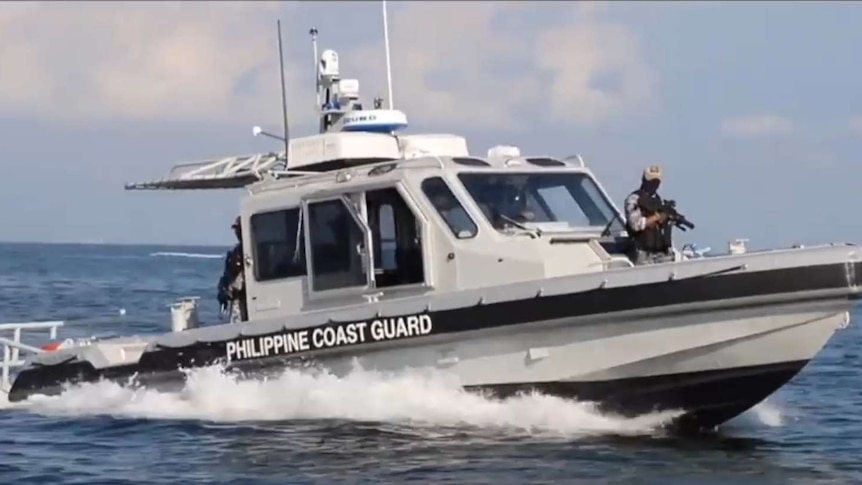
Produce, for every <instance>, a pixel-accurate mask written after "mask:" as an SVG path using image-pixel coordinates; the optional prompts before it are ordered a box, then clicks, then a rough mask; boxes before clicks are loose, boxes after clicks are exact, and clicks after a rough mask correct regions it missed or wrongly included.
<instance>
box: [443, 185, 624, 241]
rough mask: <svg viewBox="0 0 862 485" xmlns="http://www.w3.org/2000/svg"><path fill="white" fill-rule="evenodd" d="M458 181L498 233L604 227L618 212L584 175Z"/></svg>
mask: <svg viewBox="0 0 862 485" xmlns="http://www.w3.org/2000/svg"><path fill="white" fill-rule="evenodd" d="M458 178H459V179H460V180H461V182H462V183H463V184H464V187H465V188H466V189H467V192H469V193H470V195H471V196H472V197H473V198H474V199H475V200H476V203H477V204H478V205H479V207H480V208H481V209H482V213H483V214H484V215H485V217H486V218H488V220H489V221H490V222H491V224H492V225H493V226H494V227H495V228H496V229H504V228H507V227H510V226H513V225H515V224H530V223H542V222H556V223H561V224H563V226H564V228H568V229H575V228H584V227H604V226H606V225H607V224H608V223H609V222H610V221H611V220H612V219H613V218H614V214H615V211H614V210H613V207H612V206H611V204H610V202H608V200H607V199H606V198H605V197H604V196H603V195H602V193H601V191H600V190H599V188H598V186H597V185H596V183H595V182H594V181H593V180H592V178H590V177H589V176H588V175H587V174H585V173H578V172H546V173H511V172H510V173H499V172H497V173H461V174H459V175H458Z"/></svg>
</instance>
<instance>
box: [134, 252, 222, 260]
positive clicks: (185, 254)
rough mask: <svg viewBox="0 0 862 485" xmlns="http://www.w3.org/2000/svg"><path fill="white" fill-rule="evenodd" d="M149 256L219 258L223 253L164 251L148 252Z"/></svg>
mask: <svg viewBox="0 0 862 485" xmlns="http://www.w3.org/2000/svg"><path fill="white" fill-rule="evenodd" d="M150 256H158V257H169V258H194V259H219V258H222V257H223V255H221V254H209V253H175V252H166V251H160V252H156V253H150Z"/></svg>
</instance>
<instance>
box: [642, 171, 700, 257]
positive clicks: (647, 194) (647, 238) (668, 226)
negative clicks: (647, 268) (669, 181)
mask: <svg viewBox="0 0 862 485" xmlns="http://www.w3.org/2000/svg"><path fill="white" fill-rule="evenodd" d="M661 177H662V171H661V167H659V166H656V165H651V166H649V167H647V168H646V169H644V172H643V177H642V179H641V186H640V188H639V189H638V190H635V191H634V192H632V193H631V194H629V196H628V197H626V200H625V212H626V229H627V230H628V233H629V237H630V238H631V240H632V243H633V254H632V260H633V261H634V264H636V265H639V264H651V263H664V262H668V261H673V260H674V255H673V242H672V238H671V231H672V230H673V226H677V227H678V228H680V229H681V230H683V231H685V230H686V229H693V228H694V224H692V223H691V222H689V221H688V220H687V219H686V218H685V216H683V215H682V214H680V213H679V212H677V211H676V203H675V202H674V201H672V200H667V201H665V200H662V198H661V197H660V196H659V195H658V193H657V192H658V188H659V185H661Z"/></svg>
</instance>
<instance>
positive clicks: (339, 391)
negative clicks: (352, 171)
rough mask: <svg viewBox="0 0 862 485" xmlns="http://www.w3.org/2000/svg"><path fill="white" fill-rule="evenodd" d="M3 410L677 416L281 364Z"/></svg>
mask: <svg viewBox="0 0 862 485" xmlns="http://www.w3.org/2000/svg"><path fill="white" fill-rule="evenodd" d="M10 408H16V409H24V410H27V411H30V412H34V413H38V414H42V415H51V416H57V415H61V416H92V415H110V416H116V417H129V418H146V419H170V420H198V421H208V422H244V421H245V422H248V421H255V422H261V421H270V422H277V421H289V420H312V419H340V420H351V421H361V422H387V423H399V424H406V425H409V426H414V427H421V428H426V429H428V428H434V427H452V426H454V427H463V428H479V429H482V430H485V431H491V430H496V431H501V432H514V433H527V434H530V435H551V436H559V437H573V436H579V435H581V436H583V435H648V434H654V433H656V431H658V430H659V429H660V427H661V426H662V425H663V424H665V423H666V422H668V421H669V420H670V419H672V418H673V417H675V416H676V415H677V413H656V414H650V415H645V416H641V417H637V418H628V419H626V418H621V417H615V416H608V415H604V414H602V413H600V412H598V411H597V410H595V409H594V407H593V406H592V405H591V404H588V403H576V402H572V401H568V400H563V399H559V398H555V397H550V396H542V395H524V396H519V397H514V398H510V399H506V400H498V399H491V398H486V397H483V396H481V395H478V394H474V393H468V392H466V391H463V390H462V389H461V388H460V386H459V385H458V383H457V382H455V381H453V380H451V378H449V377H447V376H445V375H441V374H440V373H436V372H432V373H428V372H418V371H417V372H403V373H399V374H395V375H386V376H385V375H382V374H379V373H376V372H368V371H363V370H356V371H354V372H353V373H351V374H350V375H348V376H347V377H342V378H339V377H336V376H333V375H331V374H327V373H316V374H312V373H309V372H307V371H306V372H300V371H296V370H287V371H285V372H284V373H283V374H282V375H280V376H279V377H277V378H270V379H269V380H263V381H251V380H237V379H236V378H235V377H233V376H231V375H228V374H225V373H224V372H223V371H222V370H221V369H220V368H217V367H210V368H205V369H198V370H194V371H190V372H189V379H188V381H187V384H186V386H185V388H184V389H183V390H182V391H180V392H177V393H164V392H158V391H154V390H147V389H130V388H123V387H120V386H119V385H117V384H114V383H109V382H100V383H95V384H84V385H77V386H74V387H71V388H70V389H69V390H68V391H66V392H65V393H64V394H62V395H60V396H53V397H45V396H36V397H31V398H30V399H29V400H28V401H24V402H22V403H16V404H14V405H11V406H10Z"/></svg>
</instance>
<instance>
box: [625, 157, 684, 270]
mask: <svg viewBox="0 0 862 485" xmlns="http://www.w3.org/2000/svg"><path fill="white" fill-rule="evenodd" d="M652 179H659V180H660V179H661V168H660V167H657V166H650V167H647V168H646V169H645V170H644V180H652ZM639 198H640V194H639V193H638V192H637V191H635V192H632V193H631V194H629V196H628V197H626V200H625V202H624V203H623V205H624V210H625V213H626V225H627V226H628V230H629V233H630V234H634V233H638V232H640V231H643V230H644V229H646V228H647V227H646V224H647V218H646V216H644V215H643V213H642V212H641V210H640V207H638V199H639ZM673 260H674V255H673V252H672V251H670V252H668V253H657V252H647V251H644V250H642V249H637V250H635V253H634V261H633V262H634V264H635V265H641V264H654V263H665V262H669V261H673Z"/></svg>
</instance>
